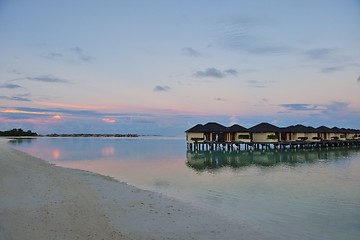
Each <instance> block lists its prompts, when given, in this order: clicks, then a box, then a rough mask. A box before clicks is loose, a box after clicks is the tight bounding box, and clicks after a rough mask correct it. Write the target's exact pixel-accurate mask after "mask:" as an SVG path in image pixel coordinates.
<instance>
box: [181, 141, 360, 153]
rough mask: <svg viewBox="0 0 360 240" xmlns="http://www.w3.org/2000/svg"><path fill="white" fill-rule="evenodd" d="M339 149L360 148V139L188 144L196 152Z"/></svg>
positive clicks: (202, 142) (203, 142)
mask: <svg viewBox="0 0 360 240" xmlns="http://www.w3.org/2000/svg"><path fill="white" fill-rule="evenodd" d="M337 147H360V139H348V140H322V141H281V142H243V141H231V142H217V141H201V142H194V143H187V149H188V150H192V151H196V150H201V151H211V150H223V151H241V150H271V149H306V148H311V149H314V148H319V149H327V148H337Z"/></svg>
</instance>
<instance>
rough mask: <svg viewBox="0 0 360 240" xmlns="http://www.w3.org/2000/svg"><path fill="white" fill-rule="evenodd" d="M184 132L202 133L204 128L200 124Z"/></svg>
mask: <svg viewBox="0 0 360 240" xmlns="http://www.w3.org/2000/svg"><path fill="white" fill-rule="evenodd" d="M185 132H204V126H203V125H202V124H197V125H195V126H194V127H192V128H189V129H188V130H186V131H185Z"/></svg>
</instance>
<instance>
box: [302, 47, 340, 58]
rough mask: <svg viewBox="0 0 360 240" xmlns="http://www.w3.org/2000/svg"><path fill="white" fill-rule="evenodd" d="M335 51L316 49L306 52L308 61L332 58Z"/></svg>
mask: <svg viewBox="0 0 360 240" xmlns="http://www.w3.org/2000/svg"><path fill="white" fill-rule="evenodd" d="M334 52H335V49H332V48H314V49H311V50H308V51H305V52H304V55H305V57H306V60H324V59H328V58H330V57H332V55H333V54H334Z"/></svg>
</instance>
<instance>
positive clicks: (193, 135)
mask: <svg viewBox="0 0 360 240" xmlns="http://www.w3.org/2000/svg"><path fill="white" fill-rule="evenodd" d="M186 141H187V144H188V148H189V149H204V150H206V149H209V150H212V149H223V150H234V149H270V148H303V147H335V146H352V145H357V146H358V145H360V130H356V129H344V128H338V127H333V128H328V127H326V126H320V127H318V128H314V127H311V126H304V125H300V124H298V125H295V126H289V127H282V128H280V127H277V126H275V125H272V124H270V123H265V122H263V123H260V124H257V125H255V126H253V127H251V128H249V129H247V128H245V127H242V126H240V125H238V124H234V125H232V126H231V127H225V126H223V125H221V124H218V123H216V122H208V123H206V124H205V125H202V124H197V125H195V126H194V127H192V128H190V129H188V130H186ZM241 146H244V147H243V148H242V147H241Z"/></svg>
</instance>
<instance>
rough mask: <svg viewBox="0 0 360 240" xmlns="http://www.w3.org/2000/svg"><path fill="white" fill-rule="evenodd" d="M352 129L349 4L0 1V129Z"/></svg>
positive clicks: (357, 11) (358, 48)
mask: <svg viewBox="0 0 360 240" xmlns="http://www.w3.org/2000/svg"><path fill="white" fill-rule="evenodd" d="M209 121H216V122H219V123H221V124H223V125H226V126H230V125H231V124H234V123H238V124H240V125H242V126H244V127H251V126H253V125H255V124H258V123H260V122H269V123H272V124H275V125H277V126H279V127H281V126H288V125H293V124H304V125H311V126H314V127H318V126H320V125H326V126H328V127H333V126H338V127H346V128H360V1H359V0H304V1H287V0H275V1H267V0H263V1H260V0H254V1H251V0H248V1H246V0H243V1H242V0H237V1H235V0H234V1H232V0H226V1H213V0H197V1H187V0H183V1H175V0H174V1H166V0H163V1H158V0H153V1H145V0H143V1H137V0H132V1H130V0H128V1H125V0H106V1H100V0H76V1H74V0H62V1H50V0H0V130H9V129H12V128H23V129H25V130H28V129H31V130H33V131H36V132H38V133H40V134H48V133H138V134H162V135H171V136H181V135H183V134H184V131H185V130H187V129H188V128H190V127H192V126H193V125H196V124H198V123H203V124H204V123H206V122H209Z"/></svg>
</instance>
